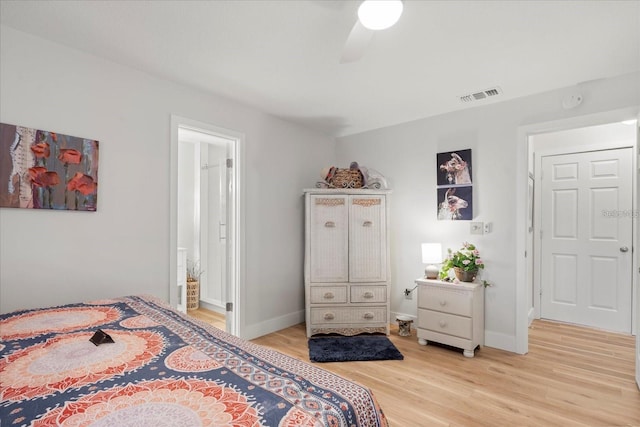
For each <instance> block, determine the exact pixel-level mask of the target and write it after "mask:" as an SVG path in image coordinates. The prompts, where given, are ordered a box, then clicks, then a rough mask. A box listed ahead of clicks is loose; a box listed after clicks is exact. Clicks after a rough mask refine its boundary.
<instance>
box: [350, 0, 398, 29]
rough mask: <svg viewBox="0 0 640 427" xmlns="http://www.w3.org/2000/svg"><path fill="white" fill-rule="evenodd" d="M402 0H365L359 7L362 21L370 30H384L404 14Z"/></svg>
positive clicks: (359, 17)
mask: <svg viewBox="0 0 640 427" xmlns="http://www.w3.org/2000/svg"><path fill="white" fill-rule="evenodd" d="M402 9H403V7H402V1H401V0H365V1H363V2H362V4H361V5H360V7H359V8H358V19H359V20H360V23H361V24H362V25H363V26H364V27H365V28H368V29H370V30H384V29H386V28H389V27H391V26H392V25H393V24H395V23H396V22H398V19H400V15H402Z"/></svg>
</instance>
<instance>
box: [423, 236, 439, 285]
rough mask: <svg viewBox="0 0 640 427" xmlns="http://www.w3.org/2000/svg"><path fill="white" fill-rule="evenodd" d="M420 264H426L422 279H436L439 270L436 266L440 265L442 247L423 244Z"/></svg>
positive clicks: (437, 244) (433, 244)
mask: <svg viewBox="0 0 640 427" xmlns="http://www.w3.org/2000/svg"><path fill="white" fill-rule="evenodd" d="M422 263H423V264H427V268H425V269H424V277H426V278H427V279H437V278H438V273H439V272H440V268H439V267H438V266H437V265H436V264H441V263H442V245H441V244H440V243H423V244H422Z"/></svg>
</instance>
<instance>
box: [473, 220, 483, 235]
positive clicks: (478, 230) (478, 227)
mask: <svg viewBox="0 0 640 427" xmlns="http://www.w3.org/2000/svg"><path fill="white" fill-rule="evenodd" d="M469 232H470V233H471V234H484V223H482V222H472V223H471V230H469Z"/></svg>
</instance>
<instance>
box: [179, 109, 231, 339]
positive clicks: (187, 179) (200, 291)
mask: <svg viewBox="0 0 640 427" xmlns="http://www.w3.org/2000/svg"><path fill="white" fill-rule="evenodd" d="M173 119H174V120H172V122H173V123H172V124H173V128H174V131H175V132H174V133H175V135H174V136H172V140H173V139H174V138H175V139H176V141H175V143H174V146H173V147H172V165H174V168H175V174H172V177H173V178H174V179H175V188H176V191H175V193H176V195H175V197H174V198H172V200H175V207H174V212H175V230H176V231H175V236H176V237H175V246H176V248H175V249H176V253H181V252H182V253H186V266H187V271H188V273H189V275H191V276H193V275H195V276H196V278H198V279H199V281H198V286H197V290H196V289H195V288H189V286H191V285H188V286H187V290H188V294H187V301H185V302H182V303H183V304H184V305H185V306H186V309H187V313H189V311H190V310H189V309H194V308H195V307H198V308H204V309H206V310H208V311H210V312H215V313H217V314H219V315H222V316H224V318H225V326H226V327H225V329H226V330H227V332H230V333H232V334H234V335H237V334H238V330H237V325H238V322H237V319H238V316H239V309H240V307H238V305H237V301H238V300H239V299H238V298H237V295H238V276H239V274H238V272H239V268H238V265H239V262H238V259H239V257H238V253H239V252H238V251H239V247H238V246H239V245H238V242H239V238H238V236H239V227H238V224H239V221H238V218H239V212H240V210H239V203H238V182H237V181H238V179H237V178H238V167H239V164H238V158H239V156H238V152H239V145H240V142H241V140H242V135H240V134H237V133H235V132H233V131H229V130H226V129H221V128H217V127H214V126H211V125H207V124H204V123H196V122H193V121H190V120H187V119H180V118H175V117H174V118H173ZM174 156H175V159H173V157H174ZM172 203H174V202H173V201H172ZM172 259H173V258H172ZM179 279H180V278H178V280H179ZM194 293H195V297H194V295H193V294H194ZM183 295H184V293H183ZM177 299H178V303H179V304H180V301H179V299H180V296H178V297H177ZM194 299H195V303H194Z"/></svg>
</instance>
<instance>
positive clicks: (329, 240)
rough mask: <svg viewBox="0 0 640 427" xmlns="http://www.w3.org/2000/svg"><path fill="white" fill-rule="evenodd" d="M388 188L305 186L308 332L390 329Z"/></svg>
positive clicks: (352, 331) (351, 332)
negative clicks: (318, 187)
mask: <svg viewBox="0 0 640 427" xmlns="http://www.w3.org/2000/svg"><path fill="white" fill-rule="evenodd" d="M389 194H390V191H386V190H358V189H350V190H334V189H309V190H305V208H306V221H305V228H306V229H305V238H306V242H305V267H304V273H305V298H306V324H307V336H312V335H315V334H321V333H338V334H342V335H356V334H359V333H363V332H369V333H372V332H381V333H385V334H389V315H390V314H389V297H390V294H389V288H390V284H389V280H390V274H389V243H388V232H387V230H388V221H387V218H388V202H389V201H388V197H389Z"/></svg>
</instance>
